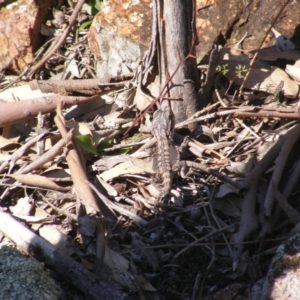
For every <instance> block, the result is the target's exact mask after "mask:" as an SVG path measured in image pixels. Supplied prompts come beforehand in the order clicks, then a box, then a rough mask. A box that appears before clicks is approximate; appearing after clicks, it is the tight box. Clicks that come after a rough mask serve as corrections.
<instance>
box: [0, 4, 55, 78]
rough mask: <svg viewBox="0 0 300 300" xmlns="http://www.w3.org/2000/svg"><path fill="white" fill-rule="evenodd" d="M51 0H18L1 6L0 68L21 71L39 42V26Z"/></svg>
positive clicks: (47, 11)
mask: <svg viewBox="0 0 300 300" xmlns="http://www.w3.org/2000/svg"><path fill="white" fill-rule="evenodd" d="M51 2H54V1H53V0H45V1H44V0H19V1H15V2H12V3H11V4H9V5H6V6H3V7H1V6H0V45H1V47H0V70H3V69H10V70H13V71H14V72H16V73H20V72H21V71H22V69H23V68H24V66H26V65H27V64H30V63H31V62H32V59H33V54H34V51H36V50H37V48H38V47H39V44H40V28H41V24H42V22H45V18H46V16H47V15H48V13H49V7H50V3H51Z"/></svg>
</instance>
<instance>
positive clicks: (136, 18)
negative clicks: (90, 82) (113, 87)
mask: <svg viewBox="0 0 300 300" xmlns="http://www.w3.org/2000/svg"><path fill="white" fill-rule="evenodd" d="M151 31H152V1H151V0H140V1H116V0H106V1H104V2H103V4H102V8H101V11H100V12H99V13H98V14H97V15H96V17H95V18H94V20H93V24H92V26H91V28H90V30H89V33H88V39H89V45H90V48H91V51H92V52H93V54H94V56H95V57H96V60H97V76H98V77H99V78H102V77H106V76H117V75H120V74H126V73H129V72H132V71H133V70H134V69H135V68H136V67H137V66H138V64H139V62H140V60H141V59H142V58H143V56H144V52H145V50H147V49H148V46H149V45H150V42H151V33H152V32H151Z"/></svg>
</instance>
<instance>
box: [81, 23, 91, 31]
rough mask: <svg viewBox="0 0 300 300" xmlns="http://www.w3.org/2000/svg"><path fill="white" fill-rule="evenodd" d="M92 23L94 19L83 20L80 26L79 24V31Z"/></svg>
mask: <svg viewBox="0 0 300 300" xmlns="http://www.w3.org/2000/svg"><path fill="white" fill-rule="evenodd" d="M91 24H92V21H86V22H83V23H82V24H81V25H80V26H79V31H81V30H83V29H85V28H86V27H88V26H90V25H91Z"/></svg>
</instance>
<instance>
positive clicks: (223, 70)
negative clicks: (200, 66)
mask: <svg viewBox="0 0 300 300" xmlns="http://www.w3.org/2000/svg"><path fill="white" fill-rule="evenodd" d="M216 71H217V72H220V73H222V74H223V75H226V74H227V73H228V72H229V69H228V64H224V65H218V66H217V67H216Z"/></svg>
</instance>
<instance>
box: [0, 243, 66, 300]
mask: <svg viewBox="0 0 300 300" xmlns="http://www.w3.org/2000/svg"><path fill="white" fill-rule="evenodd" d="M0 287H1V288H0V299H6V300H15V299H18V300H23V299H24V300H25V299H26V300H27V299H32V300H40V299H46V300H56V299H64V297H63V291H62V289H61V288H60V286H59V285H58V284H57V283H56V282H55V281H54V279H53V278H52V277H51V276H50V272H49V270H45V268H44V265H43V264H42V263H40V262H38V261H36V260H35V259H33V258H31V257H25V256H23V255H22V254H21V253H20V252H19V251H18V250H16V249H15V248H13V247H8V246H3V247H1V248H0Z"/></svg>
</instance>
